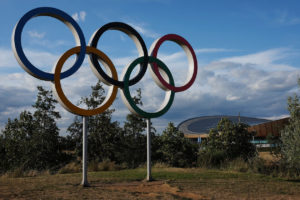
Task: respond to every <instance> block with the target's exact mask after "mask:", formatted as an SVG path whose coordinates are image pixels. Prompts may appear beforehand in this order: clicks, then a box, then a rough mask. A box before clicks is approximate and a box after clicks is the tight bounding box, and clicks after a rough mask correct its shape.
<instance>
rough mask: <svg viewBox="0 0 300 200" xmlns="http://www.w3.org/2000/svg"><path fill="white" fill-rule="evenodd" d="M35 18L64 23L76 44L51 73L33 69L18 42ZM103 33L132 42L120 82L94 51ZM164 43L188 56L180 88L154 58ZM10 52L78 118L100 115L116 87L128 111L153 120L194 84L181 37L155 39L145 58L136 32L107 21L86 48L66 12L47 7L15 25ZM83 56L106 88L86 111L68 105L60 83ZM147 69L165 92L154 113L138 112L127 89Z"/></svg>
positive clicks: (193, 64) (191, 55) (193, 65)
mask: <svg viewBox="0 0 300 200" xmlns="http://www.w3.org/2000/svg"><path fill="white" fill-rule="evenodd" d="M38 16H49V17H53V18H56V19H58V20H60V21H61V22H63V23H64V24H66V25H67V26H68V28H69V29H70V30H71V32H72V33H73V36H74V37H75V41H76V45H77V46H76V47H74V48H71V49H70V50H68V51H66V52H65V53H64V54H63V55H62V56H61V57H60V58H59V60H58V61H57V63H56V64H55V65H54V68H53V72H54V73H48V72H44V71H42V70H40V69H38V68H37V67H35V66H34V65H33V64H32V63H31V62H30V61H29V60H28V59H27V57H26V55H25V53H24V51H23V48H22V43H21V36H22V31H23V28H24V26H25V24H26V23H27V22H28V21H29V20H30V19H32V18H33V17H38ZM107 30H117V31H121V32H123V33H125V34H127V35H128V36H129V37H130V38H131V39H132V40H133V42H134V43H135V45H136V47H137V49H138V52H139V56H140V57H139V58H137V59H135V60H134V61H133V62H131V63H129V64H128V66H126V67H125V68H124V71H123V76H122V78H121V80H122V81H120V80H119V79H118V74H117V71H116V68H115V66H114V64H113V63H112V61H111V60H110V59H109V57H108V56H107V55H106V54H105V53H103V52H102V51H100V50H98V49H97V45H98V41H99V39H100V37H101V35H102V34H103V33H104V32H105V31H107ZM165 41H173V42H175V43H177V44H178V45H179V46H181V47H182V49H183V50H184V51H185V53H186V55H187V57H188V63H189V70H188V78H187V80H186V83H185V84H184V85H183V86H180V87H176V86H175V83H174V79H173V76H172V74H171V72H170V70H169V69H168V67H167V66H166V65H165V64H164V63H163V62H162V61H161V60H159V59H158V58H157V53H158V50H159V48H160V46H161V45H162V43H163V42H165ZM11 43H12V49H13V51H14V55H15V57H16V59H17V61H18V63H19V64H20V65H21V67H22V68H23V69H24V70H25V71H26V72H28V73H29V74H30V75H32V76H34V77H35V78H38V79H40V80H45V81H51V82H52V83H53V91H54V94H55V95H56V97H57V99H58V101H59V103H60V104H61V105H62V106H63V107H64V108H65V109H67V110H68V111H70V112H72V113H74V114H77V115H81V116H91V115H96V114H100V113H102V112H104V111H105V110H106V109H107V108H108V107H109V106H111V104H112V103H113V101H114V100H115V98H116V95H117V92H118V88H120V89H121V96H122V99H123V102H124V103H125V104H126V106H127V107H128V109H129V110H130V111H131V112H132V113H134V114H136V115H139V116H141V117H144V118H155V117H159V116H161V115H163V114H164V113H166V112H167V111H168V110H169V108H170V107H171V105H172V103H173V100H174V96H175V93H176V92H182V91H184V90H187V89H188V88H189V87H191V85H192V84H193V83H194V81H195V79H196V76H197V70H198V66H197V58H196V55H195V52H194V50H193V48H192V46H191V45H190V44H189V43H188V42H187V41H186V40H185V39H184V38H182V37H181V36H179V35H175V34H168V35H165V36H163V37H161V38H159V39H157V40H156V41H155V42H154V43H153V44H152V45H151V47H150V50H149V52H150V53H149V55H148V51H147V48H146V45H145V42H144V40H143V39H142V37H141V36H140V35H139V33H138V32H137V31H136V30H135V29H134V28H132V27H131V26H129V25H127V24H125V23H122V22H111V23H108V24H105V25H104V26H102V27H101V28H99V29H98V30H97V31H96V32H95V33H94V34H93V35H92V37H91V39H90V42H89V45H88V46H87V45H86V42H85V38H84V35H83V32H82V30H81V29H80V27H79V25H78V24H77V22H76V21H75V20H74V19H73V18H72V17H71V16H70V15H68V14H67V13H65V12H63V11H61V10H59V9H56V8H51V7H40V8H35V9H33V10H31V11H29V12H27V13H26V14H25V15H24V16H23V17H22V18H21V19H20V20H19V21H18V22H17V24H16V26H15V28H14V30H13V34H12V42H11ZM74 54H76V56H77V57H76V61H75V63H74V64H73V65H72V66H71V67H70V68H69V69H68V70H66V71H64V72H62V67H63V64H64V63H65V61H66V60H67V59H68V58H69V57H70V56H72V55H74ZM85 54H89V62H90V67H91V68H92V71H93V73H94V74H95V75H96V77H97V78H98V79H99V80H101V81H102V82H103V83H104V84H106V85H108V86H109V91H108V94H107V96H106V98H105V100H104V102H103V103H102V104H101V105H100V107H98V108H96V109H92V110H86V109H82V108H79V107H78V106H76V105H74V104H72V103H71V102H70V101H69V100H68V98H67V97H66V96H65V94H64V92H63V90H62V87H61V83H60V80H61V79H64V78H66V77H69V76H71V75H72V74H74V73H75V72H76V71H77V70H78V69H79V68H80V66H81V65H82V63H83V61H84V58H85ZM99 62H100V63H101V64H102V66H104V67H105V68H106V70H107V71H109V72H110V73H109V75H108V74H107V73H106V72H105V71H104V70H103V69H102V66H101V65H100V64H99ZM138 64H140V70H139V72H138V73H137V75H136V76H135V77H133V78H132V79H130V74H131V73H132V71H133V69H134V68H135V67H136V66H137V65H138ZM148 66H150V67H149V68H150V71H151V75H152V77H153V79H154V81H155V83H156V84H157V85H158V86H159V87H160V88H162V89H163V90H165V91H166V95H165V100H164V102H163V104H162V106H161V108H160V109H159V110H158V111H156V112H145V111H143V110H142V109H140V108H139V107H138V106H137V105H136V104H135V102H134V100H133V98H132V97H131V95H130V90H129V86H132V85H134V84H136V83H137V82H139V81H140V80H141V79H142V78H143V76H144V75H145V73H146V71H147V68H148Z"/></svg>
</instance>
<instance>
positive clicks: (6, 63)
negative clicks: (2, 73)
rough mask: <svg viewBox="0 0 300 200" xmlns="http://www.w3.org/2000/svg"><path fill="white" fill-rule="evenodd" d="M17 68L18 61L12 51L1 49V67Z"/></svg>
mask: <svg viewBox="0 0 300 200" xmlns="http://www.w3.org/2000/svg"><path fill="white" fill-rule="evenodd" d="M12 66H17V61H16V59H15V57H14V54H13V51H12V50H11V49H6V48H1V47H0V67H12Z"/></svg>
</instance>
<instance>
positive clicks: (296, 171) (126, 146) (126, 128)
mask: <svg viewBox="0 0 300 200" xmlns="http://www.w3.org/2000/svg"><path fill="white" fill-rule="evenodd" d="M299 85H300V82H299ZM37 89H38V94H37V98H36V101H35V104H34V105H33V106H32V107H33V112H30V111H26V110H25V111H23V112H21V113H20V115H19V117H17V118H15V119H8V121H7V123H6V125H5V128H4V129H3V130H1V133H0V158H1V159H0V173H5V172H7V171H13V170H16V169H19V170H23V171H26V170H46V169H48V170H51V171H58V170H59V169H60V168H62V167H63V166H65V165H66V164H68V163H70V162H74V161H75V162H80V161H81V156H82V119H81V117H80V116H76V117H75V118H74V120H73V122H72V123H71V124H70V125H69V127H68V128H67V134H66V136H60V135H59V128H58V127H57V125H56V121H57V120H59V119H60V118H61V116H60V114H59V112H57V111H56V110H55V106H56V104H57V101H56V100H55V99H54V97H53V94H52V92H51V91H48V90H45V89H44V88H43V87H41V86H38V87H37ZM91 89H92V93H91V94H90V95H89V96H87V97H84V98H82V99H81V100H80V102H79V104H81V105H83V106H85V107H87V108H88V109H93V108H96V107H98V106H99V105H101V104H102V102H103V101H104V99H105V97H104V94H105V91H104V89H103V87H102V85H101V83H100V82H98V83H97V84H96V85H95V86H92V87H91ZM133 98H134V101H135V103H136V104H138V105H142V104H143V103H142V94H141V90H140V89H139V90H137V95H136V96H135V97H133ZM288 110H289V112H290V116H291V117H290V123H289V125H287V126H286V127H285V128H284V130H283V131H282V133H281V137H280V138H275V139H274V138H273V139H272V138H271V139H272V140H270V142H271V143H272V144H273V148H271V150H272V153H274V154H275V155H276V156H278V158H279V159H278V160H277V161H276V163H273V165H270V164H268V165H264V164H263V165H262V164H261V160H260V158H259V157H258V152H257V149H256V148H255V146H254V144H252V143H251V139H252V136H253V134H254V133H249V132H248V130H247V127H248V125H246V124H243V123H233V122H231V121H230V120H228V119H226V118H224V119H222V120H221V121H220V122H219V123H218V125H217V127H215V128H213V129H211V130H210V132H209V135H208V138H207V140H205V141H204V142H202V143H201V145H199V144H195V143H192V142H191V141H189V140H188V139H186V138H185V137H184V134H183V133H182V132H180V131H178V129H177V128H176V127H175V126H174V124H173V123H171V122H170V123H169V124H168V126H167V127H166V128H165V130H164V131H163V132H162V133H157V131H156V129H155V128H153V127H151V137H152V141H151V142H152V144H151V145H152V161H153V163H164V164H167V165H168V166H173V167H210V168H211V167H213V168H216V167H217V168H220V167H224V164H225V165H226V163H230V162H232V161H234V160H236V159H242V160H243V161H244V162H246V163H247V164H249V165H250V167H252V168H253V167H254V168H256V169H258V170H257V171H258V172H265V171H268V173H271V172H274V171H276V172H279V173H285V174H287V173H288V174H293V175H297V176H298V175H300V148H299V147H300V145H299V144H300V102H299V97H298V95H296V94H295V95H294V96H293V97H289V99H288ZM113 113H114V109H107V110H106V111H105V112H104V113H101V114H99V115H95V116H91V117H88V159H89V162H96V163H101V162H104V161H111V162H114V163H116V164H119V165H122V166H125V167H126V168H136V167H138V166H140V165H143V164H144V163H145V162H146V135H145V133H144V132H145V129H146V120H145V119H143V118H140V117H138V116H136V115H133V114H128V115H127V117H126V121H125V122H124V125H123V126H121V125H120V123H119V122H117V121H113V120H112V115H113ZM270 166H271V168H270ZM270 171H271V172H270Z"/></svg>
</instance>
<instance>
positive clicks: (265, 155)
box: [259, 151, 279, 163]
mask: <svg viewBox="0 0 300 200" xmlns="http://www.w3.org/2000/svg"><path fill="white" fill-rule="evenodd" d="M259 157H260V158H262V159H264V160H265V161H267V162H269V163H270V162H276V161H278V160H279V158H278V157H276V156H275V155H273V154H271V153H270V152H269V151H265V152H259Z"/></svg>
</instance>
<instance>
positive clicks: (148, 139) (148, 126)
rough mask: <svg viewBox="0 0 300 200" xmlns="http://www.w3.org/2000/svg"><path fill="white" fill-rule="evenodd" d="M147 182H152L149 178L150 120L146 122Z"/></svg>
mask: <svg viewBox="0 0 300 200" xmlns="http://www.w3.org/2000/svg"><path fill="white" fill-rule="evenodd" d="M146 121H147V181H152V176H151V132H150V131H151V128H150V124H151V122H150V118H148V119H147V120H146Z"/></svg>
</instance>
